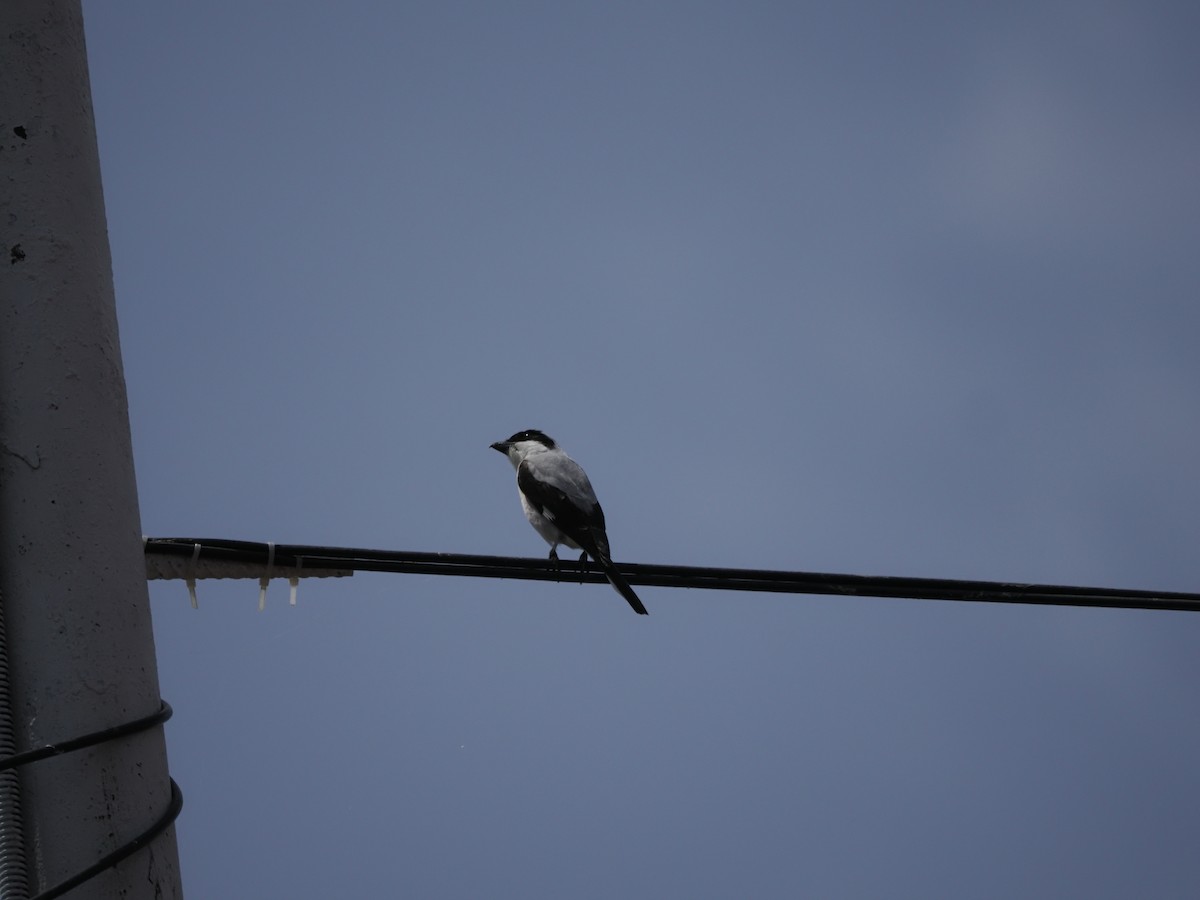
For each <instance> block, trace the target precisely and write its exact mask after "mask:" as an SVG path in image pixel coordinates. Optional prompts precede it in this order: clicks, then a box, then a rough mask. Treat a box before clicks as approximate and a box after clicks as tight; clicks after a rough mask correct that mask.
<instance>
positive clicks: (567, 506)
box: [492, 429, 647, 616]
mask: <svg viewBox="0 0 1200 900" xmlns="http://www.w3.org/2000/svg"><path fill="white" fill-rule="evenodd" d="M492 449H493V450H499V451H500V452H501V453H503V454H504V455H505V456H507V457H508V461H509V462H511V463H512V464H513V468H514V469H516V470H517V492H518V493H519V494H520V495H521V507H522V509H524V510H525V518H527V519H528V520H529V524H530V525H532V526H533V527H534V529H535V530H536V531H537V533H538V534H540V535H541V536H542V537H543V538H545V540H546V543H547V544H549V545H550V558H551V559H558V545H559V544H564V545H565V546H567V547H571V548H573V549H575V550H582V551H583V556H581V557H580V558H579V560H580V562H583V560H584V559H586V558H587V557H589V556H590V557H591V558H592V559H594V560H595V561H596V562H597V564H598V565H599V566H600V568H601V569H602V570H603V571H604V574H605V576H606V577H607V578H608V580H609V581H610V582H611V583H612V586H613V587H614V588H616V589H617V593H619V594H620V595H621V596H622V597H624V598H625V599H626V600H627V601H628V602H629V605H630V606H632V607H633V610H634V612H636V613H639V614H641V615H643V616H644V615H647V613H646V607H644V606H642V601H641V600H639V599H638V595H637V594H635V593H634V592H633V588H631V587H630V586H629V582H627V581H626V580H625V579H624V578H623V577H622V576H621V573H620V572H618V571H617V570H616V569H615V568H614V567H613V562H612V555H611V553H610V552H609V549H608V535H607V534H606V533H605V531H604V510H602V509H601V508H600V501H599V500H597V499H596V492H595V491H594V490H592V483H591V482H590V481H588V477H587V473H586V472H584V471H583V469H581V468H580V467H579V463H577V462H575V460H573V459H571V457H569V456H567V454H566V453H564V452H563V451H562V450H560V449H559V447H558V444H556V443H554V440H553V439H552V438H551V437H550V436H549V435H548V434H546V433H545V432H542V431H538V430H536V429H531V430H529V431H519V432H517V433H516V434H514V435H513V436H512V437H510V438H509V439H508V440H507V441H496V443H494V444H492Z"/></svg>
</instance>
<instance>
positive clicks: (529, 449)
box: [492, 428, 558, 466]
mask: <svg viewBox="0 0 1200 900" xmlns="http://www.w3.org/2000/svg"><path fill="white" fill-rule="evenodd" d="M557 448H558V444H556V443H554V438H552V437H550V435H548V434H546V432H544V431H538V430H537V429H536V428H530V429H527V430H526V431H518V432H517V433H516V434H514V435H513V436H512V437H510V438H509V439H508V440H506V441H496V443H494V444H492V449H493V450H498V451H499V452H501V453H503V454H504V455H505V456H507V457H508V459H509V461H510V462H511V463H512V464H513V465H514V466H519V465H520V464H521V460H523V459H524V458H525V457H527V456H528V455H529V454H530V453H541V452H543V451H545V450H555V449H557Z"/></svg>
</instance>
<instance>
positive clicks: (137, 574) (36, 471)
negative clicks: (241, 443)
mask: <svg viewBox="0 0 1200 900" xmlns="http://www.w3.org/2000/svg"><path fill="white" fill-rule="evenodd" d="M0 604H2V610H3V617H2V620H0V621H2V623H3V626H4V627H6V629H7V641H6V643H7V646H6V647H0V653H2V654H3V656H4V659H5V660H6V661H7V679H4V678H3V674H4V668H5V667H4V666H0V681H4V680H6V681H7V685H4V684H0V693H2V692H3V691H4V689H5V688H6V689H7V693H8V708H9V711H10V721H11V725H12V730H13V734H12V743H13V744H14V749H15V750H16V751H17V752H21V751H26V750H29V749H31V748H36V747H39V746H42V745H45V744H56V743H61V742H63V741H68V740H70V739H72V738H75V737H78V736H80V735H83V734H87V733H90V732H95V731H101V730H104V729H107V728H109V727H112V726H115V725H119V724H122V723H125V722H129V721H130V720H133V719H138V718H141V717H144V716H147V715H150V714H152V713H153V712H154V711H155V710H157V709H159V703H160V698H159V688H158V675H157V668H156V663H155V656H154V636H153V633H152V631H151V627H150V606H149V597H148V592H147V588H146V567H145V561H144V558H143V549H142V540H141V523H140V519H139V514H138V502H137V486H136V484H135V481H134V474H133V453H132V446H131V441H130V433H129V416H128V408H127V400H126V395H125V378H124V372H123V367H122V363H121V351H120V344H119V342H118V336H117V320H116V309H115V303H114V300H113V281H112V263H111V258H110V255H109V246H108V232H107V227H106V223H105V216H104V198H103V194H102V191H101V186H100V161H99V153H98V151H97V147H96V131H95V123H94V119H93V114H92V99H91V86H90V82H89V79H88V70H87V54H86V50H85V47H84V37H83V14H82V10H81V6H80V2H79V0H3V2H0ZM16 771H17V772H18V779H17V781H18V785H19V799H18V801H17V803H16V804H14V805H10V806H9V807H8V808H7V809H0V831H3V830H4V829H5V828H9V829H11V828H12V827H14V826H18V825H19V826H23V833H24V837H23V840H22V841H21V842H20V843H21V844H22V845H23V846H24V864H25V868H26V870H27V878H28V884H29V892H30V893H33V894H36V893H38V892H41V891H45V890H46V889H47V888H52V887H54V886H55V885H58V884H60V883H61V882H63V881H64V880H66V879H68V878H70V877H71V876H73V875H75V874H76V873H78V872H80V871H81V870H84V869H86V868H87V867H88V866H89V865H92V864H93V863H95V862H96V861H97V860H99V859H101V858H102V857H104V856H105V855H107V854H109V853H111V852H113V851H115V850H117V849H118V848H120V847H121V846H122V845H123V844H125V843H127V842H128V841H130V839H131V838H134V837H136V836H138V835H139V834H142V833H143V832H145V831H146V829H147V828H148V826H151V825H152V824H153V823H155V822H156V820H159V819H160V817H162V816H163V811H164V810H165V809H168V808H169V806H170V804H171V802H172V798H173V793H172V789H171V783H170V778H169V774H168V771H167V758H166V745H165V740H164V737H163V731H162V728H161V727H155V728H151V729H149V730H145V731H141V732H139V733H137V734H133V735H130V736H125V737H121V738H119V739H117V740H112V741H106V742H104V743H100V744H97V745H96V746H92V747H89V748H87V749H84V750H80V751H77V752H72V753H67V754H64V755H61V756H55V757H52V758H50V759H46V760H44V761H39V762H35V763H32V764H29V765H25V766H22V767H21V768H19V769H18V770H16ZM16 808H19V813H18V814H17V815H16V816H15V817H14V815H13V810H14V809H16ZM18 820H19V821H18ZM18 862H20V861H19V860H18ZM181 896H182V889H181V887H180V881H179V861H178V851H177V848H176V844H175V833H174V828H168V829H167V830H166V831H165V832H163V833H162V834H160V835H159V836H157V837H155V838H154V839H153V840H151V841H150V842H149V843H148V845H146V846H144V847H142V848H141V849H140V850H138V851H137V852H136V853H134V854H133V855H132V856H129V857H128V858H127V859H125V860H124V861H123V862H120V863H118V864H117V865H116V866H115V867H113V868H109V869H107V870H105V871H103V872H101V873H100V874H98V875H96V876H95V877H93V878H91V879H89V880H88V881H86V882H85V883H83V884H82V885H81V886H79V887H78V888H75V889H74V890H72V891H71V892H70V897H71V900H101V898H105V900H108V898H114V897H121V898H124V900H151V898H168V900H169V898H177V897H181ZM6 897H7V895H6Z"/></svg>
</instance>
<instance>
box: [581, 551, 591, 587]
mask: <svg viewBox="0 0 1200 900" xmlns="http://www.w3.org/2000/svg"><path fill="white" fill-rule="evenodd" d="M590 568H591V566H589V565H588V554H587V551H586V550H584V551H583V552H582V553H580V554H579V583H580V584H583V576H584V575H586V574H587V573H588V569H590Z"/></svg>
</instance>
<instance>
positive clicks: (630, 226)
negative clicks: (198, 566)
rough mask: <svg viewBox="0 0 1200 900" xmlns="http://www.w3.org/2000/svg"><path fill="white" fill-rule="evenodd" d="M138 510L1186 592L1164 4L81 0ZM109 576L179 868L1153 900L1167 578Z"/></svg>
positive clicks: (1167, 690)
mask: <svg viewBox="0 0 1200 900" xmlns="http://www.w3.org/2000/svg"><path fill="white" fill-rule="evenodd" d="M85 13H86V25H87V38H88V51H89V57H90V64H91V70H92V88H93V95H94V101H95V108H96V118H97V127H98V132H99V140H100V152H101V161H102V167H103V175H104V186H105V195H106V202H107V209H108V221H109V230H110V237H111V241H112V250H113V265H114V274H115V279H116V288H117V300H118V311H119V315H120V322H121V338H122V349H123V354H124V359H125V370H126V377H127V380H128V388H129V397H130V405H131V417H132V428H133V437H134V447H135V454H136V463H137V471H138V485H139V495H140V501H141V507H142V523H143V529H144V531H145V532H146V533H147V534H149V535H154V536H193V535H198V536H213V537H231V538H242V539H249V540H264V541H265V540H274V541H280V542H295V543H322V544H332V545H341V546H362V547H375V548H390V549H410V550H438V551H447V552H463V553H494V554H503V555H529V556H539V555H542V554H544V552H545V547H544V544H543V543H542V542H541V540H540V538H538V536H537V535H536V534H535V533H534V532H533V530H532V529H530V528H529V527H528V525H527V524H526V523H525V522H524V521H523V517H522V516H521V513H520V509H519V506H518V502H517V497H516V489H515V485H514V483H513V481H514V480H513V475H512V471H511V469H510V467H509V465H508V463H507V462H506V461H505V460H504V459H502V458H501V457H500V456H498V455H497V454H496V453H494V452H492V451H490V450H489V449H488V444H490V443H491V442H492V441H494V440H498V439H501V438H504V437H507V436H508V435H509V434H511V433H513V432H514V431H517V430H520V429H524V428H530V427H537V428H542V429H544V430H545V431H547V432H549V433H550V434H551V435H553V436H554V437H556V438H557V439H558V440H559V441H560V443H562V444H563V445H564V446H565V447H566V449H567V450H568V451H569V452H571V453H572V455H574V456H575V458H576V459H578V460H579V461H580V462H581V463H582V464H583V465H584V466H585V467H586V468H587V469H588V472H589V473H590V475H591V476H592V481H593V483H594V484H595V485H596V488H597V490H598V492H599V494H600V497H601V499H602V501H603V503H604V507H605V511H606V513H607V518H608V524H609V534H610V537H611V539H612V544H613V551H614V555H615V557H616V558H617V559H619V560H626V561H630V562H647V563H678V564H697V565H721V566H748V567H763V568H781V569H799V570H817V571H846V572H855V573H861V574H892V575H925V576H944V577H958V578H981V579H1004V580H1017V581H1038V582H1051V583H1066V584H1086V585H1099V586H1111V587H1140V588H1153V589H1162V590H1193V591H1194V590H1197V589H1198V585H1200V569H1198V567H1197V562H1196V561H1197V547H1198V546H1200V518H1198V513H1197V510H1198V509H1200V481H1198V480H1197V478H1196V462H1195V461H1196V459H1197V457H1198V448H1200V403H1197V402H1196V398H1197V391H1198V388H1200V361H1198V357H1197V354H1196V351H1195V348H1196V335H1197V334H1198V333H1200V304H1198V303H1197V297H1198V288H1200V255H1198V254H1197V252H1196V247H1197V246H1200V177H1198V174H1197V168H1196V160H1197V159H1200V118H1198V117H1197V116H1196V114H1195V113H1196V105H1195V89H1196V85H1197V84H1200V57H1197V55H1196V53H1195V51H1194V44H1195V41H1194V37H1195V35H1196V33H1197V26H1200V11H1198V10H1197V7H1195V5H1194V4H1174V3H1156V2H1150V3H1146V2H1139V3H1133V2H1093V3H1070V2H1049V3H1045V2H1042V3H1036V4H1021V3H1018V4H1006V5H977V4H951V3H918V4H908V5H904V6H897V5H895V4H885V3H855V4H837V5H834V4H828V5H817V4H780V3H767V2H761V3H748V4H732V3H700V2H697V3H613V4H588V3H565V4H550V3H513V4H486V3H438V4H433V3H426V4H411V3H398V4H378V3H374V4H373V3H365V2H346V3H338V4H335V3H314V2H296V3H291V4H267V3H249V4H247V3H232V2H221V0H214V2H210V3H206V4H203V5H186V4H185V5H176V4H159V3H152V2H105V3H97V2H89V3H87V4H85ZM199 593H200V608H199V610H198V611H195V610H192V609H191V608H190V607H189V605H188V602H187V593H186V590H185V589H184V587H183V585H182V584H181V583H166V584H161V583H158V584H154V585H152V588H151V596H152V604H153V614H154V621H155V635H156V641H157V650H158V656H159V666H160V672H159V675H160V678H161V681H162V689H163V693H164V696H165V697H166V698H167V699H168V700H169V701H170V702H171V703H172V704H173V706H174V707H175V710H176V716H175V718H174V719H173V720H172V722H171V723H170V724H169V726H168V730H167V734H168V746H169V752H170V759H171V768H172V772H173V774H174V775H175V778H176V779H177V780H178V781H179V783H180V784H181V786H182V787H183V790H184V793H185V798H186V807H185V810H184V813H183V816H182V818H181V820H180V822H179V825H178V832H179V842H180V850H181V856H182V870H183V877H184V885H185V888H186V889H187V890H188V892H189V895H191V896H197V897H218V896H291V897H324V896H331V895H337V894H341V893H344V892H345V891H346V890H347V889H348V888H349V887H353V889H355V891H356V892H357V893H361V894H364V895H380V896H394V895H398V894H400V893H405V894H409V895H412V896H444V897H481V896H487V897H514V898H516V897H521V898H525V897H533V896H536V897H578V898H605V897H612V896H617V895H621V896H626V897H646V898H650V897H670V896H675V897H684V896H686V897H691V898H709V897H711V898H724V897H734V896H737V897H778V896H821V897H888V898H896V897H914V898H916V897H931V896H945V897H949V896H954V897H973V898H974V897H979V898H984V897H997V898H999V897H1014V896H1022V897H1061V896H1088V897H1114V898H1115V897H1128V896H1134V895H1136V896H1152V897H1183V896H1192V895H1194V893H1195V891H1196V889H1197V885H1198V884H1200V857H1197V855H1196V853H1195V847H1196V846H1197V841H1198V840H1200V802H1198V801H1200V775H1197V770H1196V766H1195V760H1196V758H1197V755H1198V753H1200V717H1197V716H1196V714H1195V713H1196V700H1195V688H1194V685H1195V684H1196V683H1197V680H1198V679H1200V653H1198V652H1197V648H1198V647H1200V618H1195V617H1192V616H1189V615H1188V614H1185V613H1153V612H1132V611H1130V612H1122V611H1104V610H1080V609H1052V608H1021V607H1003V606H986V605H972V604H965V603H963V604H959V603H934V602H928V601H905V600H873V599H837V598H830V597H815V598H807V597H776V596H765V595H738V594H721V593H715V592H703V593H701V592H696V593H689V592H681V591H669V590H665V589H653V588H646V589H644V590H642V591H641V593H642V597H643V599H644V601H645V602H646V605H647V606H648V607H649V609H650V613H651V615H650V616H649V617H645V618H642V617H637V616H634V615H632V613H631V612H630V610H629V609H628V607H627V606H626V605H625V603H624V602H622V601H621V599H620V598H619V597H618V596H617V595H616V594H614V593H613V592H612V591H611V590H609V589H607V588H605V587H603V586H594V585H585V586H580V585H571V584H553V583H548V584H541V583H520V582H513V583H506V582H489V581H471V580H457V579H451V578H436V577H422V576H395V575H393V576H385V575H357V576H355V577H353V578H351V579H342V580H338V581H328V582H305V583H304V584H303V585H302V586H301V589H300V597H299V604H298V606H297V607H296V608H288V607H287V605H286V595H287V591H286V585H284V584H280V583H277V584H275V585H274V586H273V587H272V590H271V592H270V594H269V597H268V601H267V609H266V611H265V612H264V613H261V614H260V613H259V612H257V603H256V599H257V585H256V584H254V583H253V582H229V583H219V584H218V583H214V582H208V583H202V584H201V585H200V592H199Z"/></svg>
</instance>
